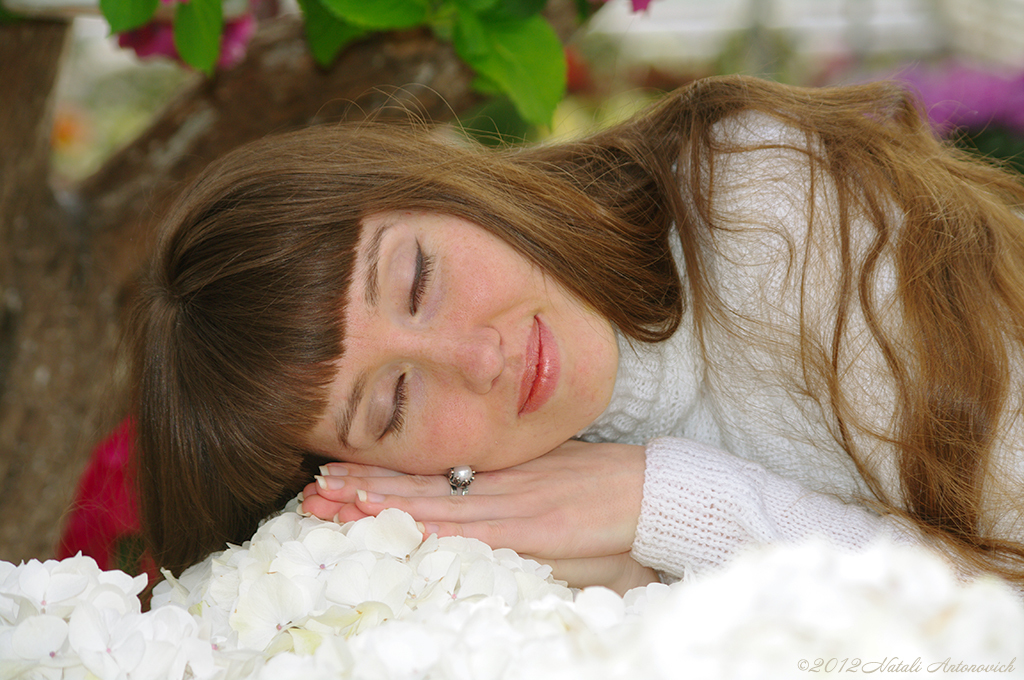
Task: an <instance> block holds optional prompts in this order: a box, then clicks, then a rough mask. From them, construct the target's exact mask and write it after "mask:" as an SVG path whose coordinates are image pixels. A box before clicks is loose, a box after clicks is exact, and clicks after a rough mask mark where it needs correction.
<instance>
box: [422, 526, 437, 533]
mask: <svg viewBox="0 0 1024 680" xmlns="http://www.w3.org/2000/svg"><path fill="white" fill-rule="evenodd" d="M440 531H441V529H440V527H438V526H437V525H436V524H426V525H424V527H423V533H425V534H436V533H439V532H440Z"/></svg>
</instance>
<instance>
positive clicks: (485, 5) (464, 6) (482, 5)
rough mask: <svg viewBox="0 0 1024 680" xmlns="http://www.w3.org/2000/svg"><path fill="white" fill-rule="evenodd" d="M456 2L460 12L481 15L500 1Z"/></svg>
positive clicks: (469, 0) (460, 0)
mask: <svg viewBox="0 0 1024 680" xmlns="http://www.w3.org/2000/svg"><path fill="white" fill-rule="evenodd" d="M545 1H546V0H545ZM454 2H455V6H456V7H458V8H459V10H460V11H463V12H472V13H473V14H480V12H483V11H485V10H488V9H490V8H491V7H494V4H495V3H496V2H498V0H454Z"/></svg>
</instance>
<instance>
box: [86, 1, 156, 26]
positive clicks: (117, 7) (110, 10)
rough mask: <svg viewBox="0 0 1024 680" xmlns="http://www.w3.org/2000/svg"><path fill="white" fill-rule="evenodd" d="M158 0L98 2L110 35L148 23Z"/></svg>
mask: <svg viewBox="0 0 1024 680" xmlns="http://www.w3.org/2000/svg"><path fill="white" fill-rule="evenodd" d="M158 4H159V0H100V11H101V12H103V16H104V18H106V20H107V23H108V24H110V30H111V32H112V33H124V32H125V31H130V30H132V29H133V28H138V27H139V26H144V25H146V24H148V23H149V21H150V19H152V18H153V14H154V13H155V12H156V7H157V5H158Z"/></svg>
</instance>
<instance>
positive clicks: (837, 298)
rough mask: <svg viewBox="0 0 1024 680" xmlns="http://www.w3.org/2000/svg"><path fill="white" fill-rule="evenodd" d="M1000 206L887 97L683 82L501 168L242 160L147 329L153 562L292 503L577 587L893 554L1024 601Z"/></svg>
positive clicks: (167, 257)
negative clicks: (408, 521) (775, 558)
mask: <svg viewBox="0 0 1024 680" xmlns="http://www.w3.org/2000/svg"><path fill="white" fill-rule="evenodd" d="M1022 210H1024V184H1022V183H1021V180H1020V178H1018V177H1015V176H1013V175H1011V174H1009V173H1007V172H1004V171H1002V170H1000V169H998V168H995V167H992V166H991V165H989V164H985V163H982V162H980V161H978V160H976V159H972V158H970V157H967V156H966V155H964V154H962V153H961V152H958V151H955V150H953V149H951V148H949V147H948V146H946V145H944V144H943V143H941V142H940V141H938V140H936V138H935V137H934V136H933V134H932V132H931V131H930V129H929V127H928V125H927V123H926V122H925V121H923V120H922V118H921V116H919V114H918V112H917V111H916V108H915V102H914V101H913V99H912V98H911V97H910V96H909V95H908V94H907V93H905V92H904V91H902V90H901V89H899V88H898V87H896V86H894V85H892V84H870V85H863V86H856V87H850V88H836V89H814V90H811V89H798V88H792V87H786V86H782V85H778V84H773V83H768V82H764V81H760V80H755V79H748V78H740V77H727V78H720V79H710V80H704V81H700V82H697V83H695V84H694V85H692V86H690V87H687V88H684V89H682V90H680V91H678V92H675V93H673V94H672V95H670V96H668V97H666V98H664V99H663V100H662V101H661V102H660V103H659V104H657V105H656V106H654V107H653V108H652V109H650V110H649V111H647V112H645V113H643V114H642V115H639V116H637V117H635V118H633V119H632V120H629V121H628V122H626V123H623V124H621V125H619V126H617V127H615V128H613V129H610V130H606V131H602V132H599V133H597V134H594V135H593V136H590V137H588V138H585V139H582V140H578V141H573V142H568V143H558V144H548V145H539V146H533V147H526V148H509V149H504V150H499V151H495V150H491V149H483V148H478V147H475V146H472V145H468V144H467V143H465V142H461V141H460V142H455V141H452V139H450V138H447V137H445V136H443V135H442V134H440V133H438V132H436V131H431V130H428V129H424V128H422V127H412V126H398V125H394V124H374V123H361V124H358V125H355V126H331V127H320V128H315V129H310V130H304V131H301V132H296V133H291V134H286V135H282V136H276V137H272V138H268V139H266V140H263V141H260V142H257V143H255V144H252V145H249V146H247V147H244V148H242V149H240V150H238V151H236V152H233V153H232V154H230V155H229V156H227V157H225V158H224V159H222V160H220V161H218V162H216V163H215V164H213V165H212V166H211V167H210V168H209V169H208V170H207V171H206V172H205V173H204V174H203V176H202V177H201V178H199V179H198V180H197V181H196V183H195V184H194V185H193V186H192V187H191V188H190V189H189V190H188V191H186V192H185V194H184V195H183V198H182V199H181V200H180V201H179V203H178V205H177V206H176V208H175V209H174V210H173V211H172V212H171V213H170V214H169V215H168V217H167V220H166V225H165V229H164V234H163V237H162V241H161V244H160V246H159V248H158V250H157V252H156V254H155V258H154V261H153V264H152V267H151V270H150V272H149V277H148V280H147V282H146V285H145V287H144V291H143V294H142V296H141V299H140V303H139V305H138V306H137V309H136V316H135V322H134V327H135V328H136V331H137V337H136V338H135V368H136V372H137V381H136V385H137V395H136V405H137V417H138V430H139V460H138V467H139V478H140V485H141V489H140V491H141V500H142V510H143V523H144V528H145V531H146V532H147V536H148V539H149V542H150V548H151V550H152V551H153V554H154V556H155V558H156V559H157V561H158V562H159V563H160V564H162V565H163V566H166V567H168V568H170V569H171V570H172V571H175V572H177V571H180V570H182V569H184V568H185V567H187V566H189V565H190V564H193V563H195V562H197V561H200V560H202V559H203V558H204V557H205V556H206V555H208V554H209V553H210V552H212V551H216V550H219V549H222V548H223V547H224V544H225V543H226V542H229V541H230V542H234V543H239V542H242V541H244V540H246V539H248V537H249V536H250V535H251V534H252V533H253V531H254V530H255V528H256V525H257V523H258V522H259V521H260V520H261V519H262V518H264V517H266V516H267V515H268V514H270V513H272V512H273V511H275V510H276V509H277V508H279V507H280V506H281V505H282V504H283V502H284V501H286V500H287V499H289V498H291V497H294V495H295V494H296V493H298V492H299V491H302V492H303V496H304V500H303V505H302V509H303V511H304V512H307V513H311V514H313V515H316V516H318V517H321V518H324V519H328V520H334V521H339V522H345V521H349V520H354V519H358V518H361V517H365V516H368V515H375V514H377V513H379V512H380V511H382V510H383V509H385V508H399V509H401V510H404V511H406V512H408V513H409V514H411V515H412V516H413V517H414V518H415V519H416V520H417V521H418V522H419V523H420V526H421V528H422V530H423V531H424V533H425V534H431V533H438V534H441V535H465V536H471V537H475V538H479V539H481V540H483V541H485V542H486V543H488V544H490V545H492V546H494V547H507V548H512V549H514V550H516V551H518V552H520V553H522V554H524V555H528V556H530V557H533V558H535V559H538V560H541V561H545V562H548V563H550V564H552V565H553V567H554V569H555V572H554V573H555V575H556V576H557V577H559V578H562V579H565V580H567V581H569V582H570V584H572V585H576V586H585V585H592V584H603V585H608V586H610V587H613V588H615V589H617V590H619V591H625V590H626V589H628V588H630V587H633V586H636V585H643V584H645V583H648V582H651V581H653V580H656V579H658V578H659V577H660V578H678V577H681V576H683V575H684V574H688V573H689V574H699V573H701V572H705V571H708V570H713V569H715V568H718V567H720V566H721V565H724V564H726V563H728V561H729V560H730V559H731V558H732V557H733V556H735V555H736V554H737V553H739V552H740V551H742V550H744V549H745V548H747V547H749V546H753V545H757V544H761V543H769V542H789V541H797V540H802V539H807V538H811V537H819V538H824V539H825V540H827V541H830V542H832V543H833V544H835V545H837V546H842V547H848V548H851V549H856V548H858V547H861V546H864V545H867V544H868V543H870V542H871V541H874V540H876V539H878V538H880V537H887V538H889V539H891V540H895V541H898V542H907V543H921V544H925V545H928V546H930V547H933V548H934V549H935V550H937V551H940V552H941V553H942V554H944V555H945V556H946V557H947V558H948V559H949V560H950V561H951V562H953V563H954V564H955V565H956V567H957V568H958V569H960V570H961V572H963V573H964V574H967V575H969V574H973V573H980V572H992V573H996V574H998V575H1000V576H1002V577H1004V578H1007V579H1009V580H1010V581H1011V582H1012V583H1014V584H1015V585H1017V586H1018V587H1020V588H1024V419H1022V412H1021V409H1022V405H1024V404H1022V397H1024V219H1022ZM317 468H319V474H316V476H315V478H314V474H315V473H316V472H317Z"/></svg>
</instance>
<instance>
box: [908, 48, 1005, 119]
mask: <svg viewBox="0 0 1024 680" xmlns="http://www.w3.org/2000/svg"><path fill="white" fill-rule="evenodd" d="M897 77H898V78H899V79H901V80H903V81H904V82H906V83H907V84H909V85H910V86H911V87H912V89H914V90H916V91H917V92H918V94H919V95H920V97H921V100H922V102H923V104H924V106H925V109H926V110H927V112H928V117H929V119H930V120H931V122H932V125H933V126H934V127H935V128H936V130H937V131H938V132H939V133H940V134H946V133H949V132H951V131H953V130H955V129H957V128H966V129H968V130H970V131H972V132H980V131H982V130H984V129H985V128H986V127H987V126H989V125H990V124H997V125H1002V126H1004V127H1006V128H1009V129H1011V130H1015V131H1017V132H1018V133H1021V132H1024V74H1021V73H1019V72H1005V71H998V70H994V69H983V68H978V67H975V66H973V65H966V64H959V63H955V62H953V63H949V64H943V65H941V66H939V67H932V68H923V67H919V68H915V69H910V70H907V71H904V72H901V73H899V74H897Z"/></svg>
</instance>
